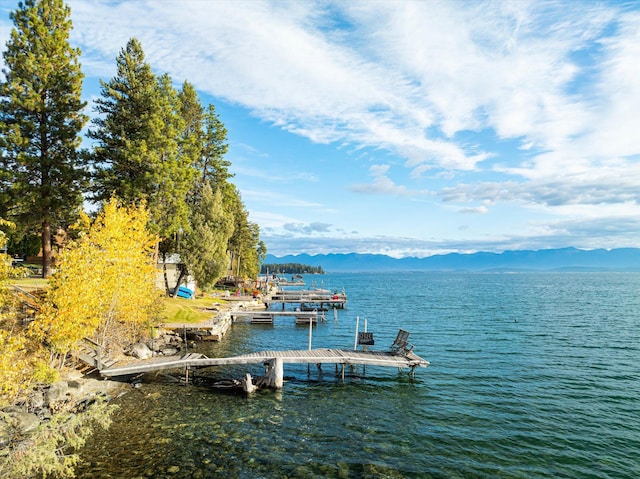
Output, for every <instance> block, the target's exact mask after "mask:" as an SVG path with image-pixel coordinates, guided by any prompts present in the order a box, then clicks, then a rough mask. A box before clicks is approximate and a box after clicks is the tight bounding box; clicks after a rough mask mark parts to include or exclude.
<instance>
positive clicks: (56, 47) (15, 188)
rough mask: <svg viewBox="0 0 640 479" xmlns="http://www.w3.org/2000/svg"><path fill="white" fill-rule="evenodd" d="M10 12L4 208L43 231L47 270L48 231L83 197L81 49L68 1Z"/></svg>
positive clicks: (3, 121)
mask: <svg viewBox="0 0 640 479" xmlns="http://www.w3.org/2000/svg"><path fill="white" fill-rule="evenodd" d="M10 17H11V20H12V21H13V22H14V28H13V29H12V31H11V36H10V39H9V41H8V42H7V49H6V51H5V52H4V54H3V55H4V60H5V64H6V66H7V68H6V69H4V70H3V72H4V74H5V78H6V81H4V82H2V83H0V152H1V153H0V156H1V157H2V162H1V164H0V167H1V168H2V170H1V172H0V183H1V184H2V191H3V193H2V197H1V198H0V201H1V202H2V204H3V205H2V207H0V214H2V215H6V217H7V218H11V219H13V220H14V221H15V222H16V223H17V224H19V225H22V226H23V227H24V228H32V229H34V230H37V231H39V232H40V235H41V238H42V255H43V258H42V274H43V276H44V277H47V276H49V275H50V273H51V231H52V229H54V228H56V227H57V226H60V225H65V224H68V223H69V222H70V221H71V220H72V219H74V216H75V215H76V214H77V212H78V210H79V208H80V206H81V204H82V195H81V191H82V179H83V177H84V169H83V168H82V165H81V162H80V158H79V154H78V148H79V146H80V142H81V139H80V136H79V134H80V131H81V130H82V128H83V126H84V125H85V123H86V121H87V117H86V116H85V115H84V114H83V113H82V110H83V108H84V107H85V103H83V102H82V101H81V90H82V79H83V74H82V72H81V70H80V64H79V62H78V57H79V55H80V51H79V50H78V49H75V48H72V47H71V46H70V44H69V32H70V31H71V28H72V24H71V20H70V9H69V7H68V6H66V5H65V4H64V3H63V1H62V0H26V1H25V2H24V3H20V4H19V8H18V9H17V10H16V11H14V12H12V13H11V15H10ZM9 187H10V188H9Z"/></svg>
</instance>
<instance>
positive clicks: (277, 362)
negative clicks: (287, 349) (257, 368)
mask: <svg viewBox="0 0 640 479" xmlns="http://www.w3.org/2000/svg"><path fill="white" fill-rule="evenodd" d="M283 385H284V363H283V362H282V358H273V359H270V360H269V361H268V362H267V386H268V387H270V388H274V389H282V386H283Z"/></svg>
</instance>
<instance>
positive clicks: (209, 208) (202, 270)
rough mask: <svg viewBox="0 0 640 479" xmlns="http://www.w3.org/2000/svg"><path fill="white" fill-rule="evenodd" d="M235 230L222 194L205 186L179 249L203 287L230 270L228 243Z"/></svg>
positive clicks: (183, 259)
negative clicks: (189, 228) (188, 229)
mask: <svg viewBox="0 0 640 479" xmlns="http://www.w3.org/2000/svg"><path fill="white" fill-rule="evenodd" d="M232 232H233V218H232V217H231V215H230V214H229V213H228V212H226V211H225V210H224V205H223V201H222V193H221V192H220V191H219V190H217V191H215V192H213V191H212V190H211V187H210V186H209V185H208V184H205V185H204V187H203V191H202V194H201V195H200V201H198V203H197V204H196V205H194V209H193V212H192V215H191V230H190V232H189V234H187V235H186V236H185V238H184V241H183V243H182V245H183V246H182V248H181V249H180V257H181V259H182V261H183V262H184V264H185V269H186V270H187V271H188V272H189V273H190V274H191V275H193V276H194V278H195V279H196V281H198V284H199V285H200V287H202V288H206V287H208V286H213V285H214V284H215V283H216V281H217V280H218V279H220V278H221V277H222V276H224V274H225V273H226V271H227V267H228V265H229V254H228V252H227V245H228V242H229V238H230V237H231V234H232Z"/></svg>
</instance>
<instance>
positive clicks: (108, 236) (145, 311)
mask: <svg viewBox="0 0 640 479" xmlns="http://www.w3.org/2000/svg"><path fill="white" fill-rule="evenodd" d="M148 220H149V215H148V212H147V210H146V208H145V207H144V205H141V206H131V207H124V206H121V205H120V204H118V202H117V201H116V200H115V199H111V200H110V201H109V202H108V203H106V204H105V205H104V208H103V210H102V211H101V212H100V214H99V215H98V216H97V218H96V219H95V221H93V223H91V221H90V220H89V218H88V217H87V216H86V215H83V217H82V218H81V220H80V222H79V224H78V225H76V228H78V229H79V230H80V233H79V236H78V239H77V240H75V241H72V242H70V244H69V245H68V246H67V247H66V248H65V250H63V252H62V253H61V254H60V255H59V256H58V258H57V260H56V271H55V273H54V274H53V276H52V277H51V281H50V286H49V290H48V292H47V297H46V300H45V305H44V307H43V308H42V309H41V313H40V315H39V316H38V317H37V319H36V321H34V323H33V324H32V331H33V332H34V333H35V334H36V335H37V336H38V337H39V338H41V339H42V340H43V341H45V342H46V343H48V344H49V345H50V346H51V347H52V349H53V350H54V351H55V352H56V353H58V354H61V355H62V356H63V357H64V355H66V354H67V352H68V351H69V350H71V349H72V348H73V347H74V346H75V345H76V344H77V342H78V341H79V340H81V339H82V338H85V337H86V338H91V339H93V340H94V341H96V342H98V343H99V344H100V345H101V346H102V347H103V348H106V349H107V350H109V349H118V348H120V347H122V346H123V345H125V344H126V343H128V342H131V341H135V340H137V339H138V338H139V337H140V336H141V335H142V334H143V333H144V331H145V329H146V328H149V327H150V326H152V325H153V322H154V320H155V318H157V317H158V315H159V314H158V313H159V310H160V307H161V301H160V294H161V292H160V290H159V289H158V288H157V287H156V285H155V281H156V271H157V270H156V268H155V265H154V253H155V249H156V244H157V237H155V236H154V235H152V234H151V233H150V232H149V231H148V229H147V224H148Z"/></svg>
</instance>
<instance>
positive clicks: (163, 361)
mask: <svg viewBox="0 0 640 479" xmlns="http://www.w3.org/2000/svg"><path fill="white" fill-rule="evenodd" d="M276 358H279V359H281V360H282V362H283V363H284V364H326V363H331V364H342V365H345V364H361V365H367V366H387V367H397V368H404V367H408V368H411V369H412V370H413V369H415V368H416V367H419V366H422V367H427V366H428V365H429V361H426V360H424V359H422V358H421V357H419V356H417V355H416V354H415V353H413V352H410V353H408V354H406V355H398V354H395V353H392V352H389V351H353V350H344V349H325V348H319V349H310V350H309V349H300V350H292V351H260V352H256V353H249V354H242V355H239V356H231V357H228V358H208V357H206V356H204V355H202V354H197V353H188V354H185V355H183V356H164V357H163V356H159V357H155V358H151V359H141V360H134V361H130V362H127V363H122V364H121V363H116V364H114V365H113V366H111V367H109V368H107V369H103V370H101V371H100V374H102V375H103V376H106V377H115V376H127V375H130V374H139V373H145V372H150V371H160V370H163V369H176V368H187V367H207V366H226V365H231V364H261V363H265V362H268V361H271V360H274V359H276Z"/></svg>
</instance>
